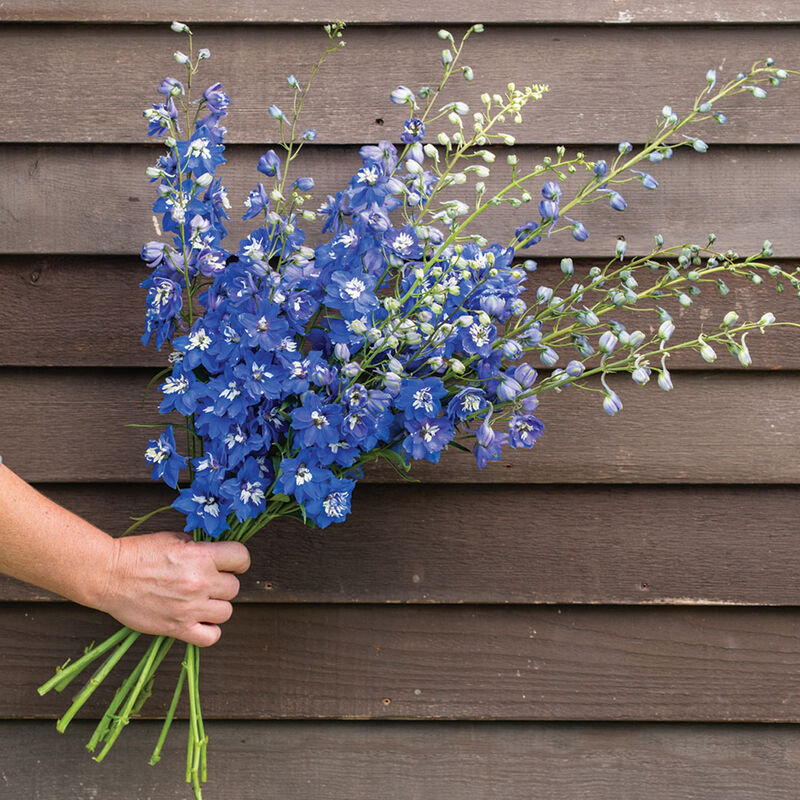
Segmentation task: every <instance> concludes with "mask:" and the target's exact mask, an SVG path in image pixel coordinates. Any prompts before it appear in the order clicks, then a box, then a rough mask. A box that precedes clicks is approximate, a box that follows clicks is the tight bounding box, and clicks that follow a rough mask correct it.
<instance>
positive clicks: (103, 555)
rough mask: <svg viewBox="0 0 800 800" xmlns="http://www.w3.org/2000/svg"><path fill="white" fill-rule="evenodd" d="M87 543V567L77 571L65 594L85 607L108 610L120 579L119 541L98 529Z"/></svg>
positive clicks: (85, 562) (85, 563)
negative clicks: (117, 578)
mask: <svg viewBox="0 0 800 800" xmlns="http://www.w3.org/2000/svg"><path fill="white" fill-rule="evenodd" d="M85 546H86V552H85V561H84V565H85V566H84V567H83V568H82V569H81V570H79V572H78V573H77V576H76V578H75V579H74V580H73V584H72V586H71V587H70V588H69V590H68V593H66V594H65V597H67V598H68V599H69V600H72V601H73V602H75V603H80V604H81V605H83V606H88V607H89V608H95V609H97V610H98V611H105V610H106V608H107V606H108V605H109V603H110V599H111V596H112V594H113V591H114V586H115V584H116V582H117V581H116V575H117V572H118V565H119V549H120V548H119V542H118V541H117V540H116V539H114V538H113V537H111V536H109V535H108V534H107V533H103V532H102V531H99V530H98V531H97V532H96V535H95V536H93V537H91V539H89V540H87V541H86V542H85Z"/></svg>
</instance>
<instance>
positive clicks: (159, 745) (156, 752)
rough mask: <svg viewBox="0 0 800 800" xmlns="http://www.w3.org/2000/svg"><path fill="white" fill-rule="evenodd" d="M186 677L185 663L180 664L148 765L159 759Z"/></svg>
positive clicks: (155, 762)
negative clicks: (169, 701) (170, 699)
mask: <svg viewBox="0 0 800 800" xmlns="http://www.w3.org/2000/svg"><path fill="white" fill-rule="evenodd" d="M185 679H186V665H185V664H183V665H181V674H180V675H179V676H178V682H177V683H176V684H175V691H174V693H173V695H172V702H171V703H170V704H169V709H168V711H167V716H166V717H165V718H164V725H163V726H162V727H161V733H160V735H159V737H158V741H157V742H156V746H155V748H154V749H153V755H151V756H150V761H149V763H150V765H151V766H152V765H153V764H157V763H158V762H159V761H160V760H161V750H162V748H163V747H164V742H166V740H167V734H168V733H169V729H170V727H171V726H172V720H173V719H174V718H175V711H176V710H177V708H178V701H179V700H180V698H181V692H182V691H183V682H184V680H185Z"/></svg>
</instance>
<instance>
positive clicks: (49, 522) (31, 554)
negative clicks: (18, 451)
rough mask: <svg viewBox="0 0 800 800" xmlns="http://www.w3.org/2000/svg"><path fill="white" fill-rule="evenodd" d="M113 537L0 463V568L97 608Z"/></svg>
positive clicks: (107, 572) (104, 586) (104, 588)
mask: <svg viewBox="0 0 800 800" xmlns="http://www.w3.org/2000/svg"><path fill="white" fill-rule="evenodd" d="M113 561H114V540H113V539H112V538H111V537H110V536H109V535H108V534H106V533H104V532H103V531H101V530H100V529H99V528H96V527H95V526H94V525H92V524H90V523H89V522H87V521H86V520H84V519H81V518H80V517H78V516H77V515H75V514H73V513H72V512H70V511H68V510H67V509H65V508H62V507H61V506H59V505H58V504H57V503H54V502H52V501H51V500H48V499H47V498H46V497H45V496H44V495H42V494H40V493H39V492H37V491H36V490H35V489H34V488H33V487H31V486H30V485H28V484H27V483H25V481H23V480H22V479H21V478H19V477H18V476H17V475H15V474H14V473H13V472H12V471H11V470H10V469H9V468H8V467H6V466H4V465H0V572H4V573H6V574H8V575H12V576H13V577H15V578H19V579H20V580H23V581H27V582H29V583H32V584H35V585H36V586H40V587H42V588H43V589H48V590H50V591H52V592H55V593H56V594H59V595H61V596H62V597H66V598H67V599H68V600H73V601H74V602H76V603H81V604H82V605H87V606H91V607H93V608H97V607H99V606H98V604H99V603H100V600H101V598H102V597H103V596H104V595H105V594H106V592H107V584H108V581H109V578H110V575H111V572H112V567H113Z"/></svg>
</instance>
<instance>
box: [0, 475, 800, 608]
mask: <svg viewBox="0 0 800 800" xmlns="http://www.w3.org/2000/svg"><path fill="white" fill-rule="evenodd" d="M40 488H41V489H42V490H43V491H44V492H45V494H46V495H47V496H49V497H51V498H53V499H54V500H56V502H59V503H61V504H62V505H64V506H66V507H67V508H70V509H72V510H73V511H75V512H76V513H78V514H80V515H81V516H83V517H85V518H86V519H89V520H91V521H92V522H94V523H95V524H96V525H98V526H100V527H101V528H103V529H104V530H107V531H109V532H111V533H115V534H119V533H120V532H121V531H123V530H124V529H125V528H126V527H127V526H128V524H129V523H130V520H129V516H130V515H139V514H144V513H146V512H147V511H149V510H151V509H153V508H159V507H160V506H162V505H165V504H167V503H169V502H170V501H171V499H172V497H174V493H172V492H171V491H170V490H169V489H166V488H160V487H156V486H152V487H149V486H133V485H128V486H119V485H112V486H98V485H95V486H91V485H89V486H80V485H66V486H59V485H47V486H43V487H40ZM799 495H800V489H799V488H798V487H796V486H791V487H788V486H786V487H774V486H761V487H750V486H743V487H723V486H708V487H700V488H698V487H648V486H637V487H628V486H606V487H602V488H601V487H583V486H524V487H523V486H513V485H511V486H470V487H460V486H442V485H433V486H431V485H413V486H412V485H403V486H375V485H364V486H362V487H360V488H359V490H358V494H357V500H356V502H355V503H353V514H352V516H351V517H350V518H349V519H348V521H347V522H346V523H345V524H343V525H337V526H335V527H334V528H331V529H329V530H328V531H324V532H323V531H313V530H310V529H308V528H304V527H302V526H301V525H299V524H298V523H296V522H293V521H286V520H278V521H276V522H274V523H272V525H271V526H270V527H269V528H268V529H267V530H266V531H264V532H263V533H261V534H259V535H258V536H257V537H256V538H255V539H254V540H253V541H252V542H251V543H250V545H249V547H250V551H251V553H252V558H253V562H252V567H251V569H250V571H249V572H248V573H247V574H246V575H244V576H243V577H242V591H241V593H240V594H239V597H238V602H243V603H258V602H264V601H269V602H272V603H298V602H299V603H307V602H313V603H353V602H355V603H364V602H372V603H375V602H379V603H635V604H640V603H641V604H652V603H665V604H696V605H703V604H709V603H747V604H766V605H800V588H798V585H797V564H798V557H797V507H798V499H799ZM406 509H410V510H411V513H409V512H406V511H405V510H406ZM645 512H646V513H645ZM412 514H413V517H412ZM182 527H183V526H182V524H181V522H180V518H179V517H178V515H177V514H175V515H171V514H170V515H164V516H159V517H156V518H153V520H151V521H150V522H149V523H146V525H145V526H144V528H143V530H144V531H154V530H164V529H169V528H182ZM52 598H53V596H52V595H48V594H46V593H44V592H42V591H41V590H38V589H35V588H34V587H31V586H27V585H25V584H22V583H19V582H16V581H12V580H11V579H10V578H4V577H2V576H0V600H5V601H8V600H49V599H52Z"/></svg>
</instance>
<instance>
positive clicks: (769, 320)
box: [758, 311, 775, 327]
mask: <svg viewBox="0 0 800 800" xmlns="http://www.w3.org/2000/svg"><path fill="white" fill-rule="evenodd" d="M774 322H775V315H774V314H773V313H772V312H771V311H768V312H767V313H766V314H764V315H763V316H762V317H761V319H760V320H759V321H758V324H759V326H760V327H763V326H764V325H772V324H773V323H774Z"/></svg>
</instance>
